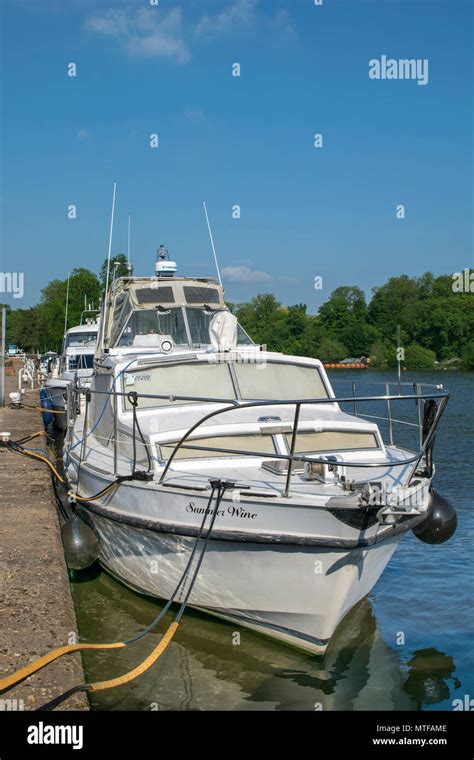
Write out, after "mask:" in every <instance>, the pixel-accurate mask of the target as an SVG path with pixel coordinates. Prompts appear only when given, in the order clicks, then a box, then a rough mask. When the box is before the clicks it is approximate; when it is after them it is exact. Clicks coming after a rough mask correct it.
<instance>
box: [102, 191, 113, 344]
mask: <svg viewBox="0 0 474 760" xmlns="http://www.w3.org/2000/svg"><path fill="white" fill-rule="evenodd" d="M116 190H117V183H116V182H114V192H113V195H112V213H111V214H110V230H109V254H108V257H107V275H106V278H105V301H104V318H103V320H102V328H101V340H100V345H101V348H102V350H103V348H104V334H105V320H106V315H107V293H108V292H109V275H110V259H111V257H112V234H113V231H114V217H115V192H116Z"/></svg>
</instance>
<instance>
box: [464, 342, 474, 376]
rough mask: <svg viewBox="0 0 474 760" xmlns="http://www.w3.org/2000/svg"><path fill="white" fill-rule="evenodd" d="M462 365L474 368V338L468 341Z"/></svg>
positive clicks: (465, 367)
mask: <svg viewBox="0 0 474 760" xmlns="http://www.w3.org/2000/svg"><path fill="white" fill-rule="evenodd" d="M461 366H462V368H463V369H471V370H472V369H474V340H470V341H469V343H467V345H466V347H465V349H464V351H463V356H462V365H461Z"/></svg>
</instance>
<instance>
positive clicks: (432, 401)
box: [67, 381, 449, 497]
mask: <svg viewBox="0 0 474 760" xmlns="http://www.w3.org/2000/svg"><path fill="white" fill-rule="evenodd" d="M363 383H364V384H365V385H366V386H367V385H374V383H372V382H370V381H368V382H366V381H363ZM360 384H361V383H360V382H358V383H352V394H351V395H345V396H331V397H325V398H314V399H285V400H274V399H271V400H255V401H245V402H242V401H241V400H238V399H222V398H214V397H209V396H179V395H176V396H175V395H170V394H146V393H138V394H135V392H133V395H134V396H136V398H137V399H140V398H143V399H156V400H167V401H169V402H170V403H175V402H176V403H177V404H179V402H185V403H186V404H190V403H194V404H200V403H207V404H210V403H211V404H215V405H217V406H218V408H217V409H216V408H214V409H213V410H212V411H210V412H207V413H206V414H204V415H203V416H202V417H200V418H199V419H198V420H197V421H196V422H195V423H194V424H192V425H191V426H190V427H189V428H188V429H187V430H186V432H185V433H184V434H183V435H182V436H181V437H180V439H179V440H178V441H176V442H175V443H174V444H173V443H170V444H167V446H168V447H169V448H172V451H171V453H170V455H169V457H168V459H167V461H166V463H164V467H163V469H162V472H161V474H160V477H159V480H158V484H159V485H166V481H167V478H168V475H169V473H170V471H171V466H172V464H173V462H174V461H175V459H176V457H177V454H178V453H179V452H180V451H181V450H182V449H183V448H185V449H187V450H188V449H193V450H202V451H203V452H204V456H205V452H206V451H210V450H212V453H213V454H215V453H222V454H224V455H232V456H236V457H253V458H256V457H257V458H259V459H268V458H270V457H266V456H265V455H264V454H262V451H254V450H251V449H249V448H242V449H236V448H232V449H231V448H225V447H221V446H216V447H214V446H212V447H210V446H209V445H208V444H207V443H206V445H205V446H199V444H198V445H195V444H193V443H191V442H190V440H192V437H194V438H195V437H196V436H195V433H196V431H199V428H202V427H203V426H204V425H205V423H207V422H208V421H209V420H211V419H215V418H216V417H219V416H221V415H225V414H226V413H229V412H232V413H234V415H235V413H236V412H239V411H241V410H248V409H262V416H261V417H259V418H258V420H259V421H261V422H262V423H263V424H265V425H268V424H269V423H270V422H271V423H272V424H275V425H276V427H277V428H278V426H281V425H284V426H287V427H288V426H289V427H290V428H291V432H290V431H288V436H289V438H288V449H289V451H288V453H282V452H281V451H280V452H279V453H276V452H275V453H272V454H271V459H272V460H276V461H277V462H278V461H281V462H287V463H288V464H287V468H286V472H285V475H286V480H285V487H284V492H283V495H284V496H285V497H290V496H291V495H292V494H291V483H292V477H293V475H294V472H295V465H297V464H298V465H299V467H300V468H301V467H302V466H304V464H305V463H306V462H308V463H312V464H313V465H314V464H320V465H324V466H331V467H332V466H335V467H337V468H338V469H340V470H341V471H343V470H344V469H345V468H356V469H359V468H366V469H367V470H368V471H369V472H370V470H371V469H376V468H380V467H381V466H382V467H383V468H385V469H388V470H390V469H391V468H396V467H400V466H401V465H403V466H404V467H406V466H407V465H411V468H410V470H409V473H408V475H407V477H406V478H405V482H404V486H405V487H410V486H411V485H412V484H413V479H414V476H415V474H416V475H420V474H423V475H424V476H425V477H431V476H432V474H433V468H432V461H431V455H430V454H431V451H432V447H433V445H434V436H435V431H436V428H437V426H438V423H439V421H440V419H441V416H442V414H443V412H444V409H445V407H446V404H447V402H448V399H449V392H448V391H447V390H445V389H444V388H443V386H441V385H428V384H419V383H401V384H400V386H399V391H400V392H397V393H391V392H390V385H391V384H390V383H382V384H381V385H382V386H383V387H384V390H385V393H383V394H382V395H357V386H358V385H360ZM402 391H403V392H402ZM407 391H410V392H407ZM67 392H68V399H67V400H68V419H69V421H70V424H69V445H68V449H69V450H71V449H72V448H73V447H75V446H77V445H78V444H79V443H81V444H82V446H81V453H82V454H83V452H84V450H85V438H86V437H87V436H88V435H89V434H90V433H87V432H86V425H84V432H83V439H82V441H79V442H76V443H74V440H73V437H74V425H75V419H76V416H77V414H78V408H80V406H79V405H78V404H77V400H78V396H80V395H81V394H84V395H85V396H86V403H85V411H84V417H85V419H87V409H88V404H89V401H90V398H91V395H92V394H97V395H102V396H105V397H106V398H105V402H104V408H105V405H106V404H107V403H108V401H109V399H111V401H112V403H111V407H112V412H113V430H112V431H111V436H110V443H111V445H112V446H113V452H114V454H113V456H114V473H115V474H116V473H117V459H118V448H117V446H118V435H117V430H118V407H119V405H118V400H119V399H126V398H129V397H130V395H131V394H130V393H127V392H124V391H118V390H115V389H112V390H111V391H100V390H94V389H90V388H89V389H85V388H82V387H80V386H79V385H77V384H75V385H73V384H71V385H69V386H68V389H67ZM381 402H382V403H384V404H386V406H387V416H381V415H370V414H367V413H365V412H364V413H363V414H361V413H360V405H363V404H365V403H379V404H380V403H381ZM401 402H414V404H415V406H416V411H417V417H418V419H417V422H411V421H408V420H402V419H398V418H395V417H393V415H392V403H401ZM422 402H423V406H424V409H422ZM335 403H336V404H339V405H340V404H348V405H352V408H353V415H351V416H353V417H354V421H355V420H357V421H360V420H364V419H367V420H370V419H377V420H385V421H386V422H387V424H388V435H389V445H390V446H396V444H394V433H393V428H394V425H401V426H409V427H411V428H417V429H418V431H419V441H420V446H419V448H418V450H417V451H415V452H413V451H411V450H408V449H404V452H405V454H406V456H404V458H403V459H397V458H395V457H392V458H389V457H388V456H387V458H386V459H384V460H380V459H372V461H368V460H367V459H366V460H364V461H354V460H353V459H351V457H350V456H346V457H341V455H340V454H338V456H337V459H336V457H334V456H332V452H327V453H325V454H324V455H321V456H317V455H315V454H312V453H311V454H308V453H298V452H297V450H296V443H297V436H298V434H299V433H301V432H303V430H302V422H301V421H300V415H301V410H302V408H304V407H313V406H324V405H334V404H335ZM83 406H84V405H83ZM278 407H286V408H288V407H290V408H293V409H294V413H293V416H292V419H290V420H288V419H285V420H281V419H276V418H275V416H274V415H266V416H265V414H264V412H265V410H268V409H269V408H272V410H274V409H275V408H278ZM188 408H189V407H188ZM147 411H150V410H149V409H148V410H147ZM344 416H345V418H346V420H347V415H344ZM233 422H234V420H233ZM304 422H305V424H306V425H307V420H305V421H304ZM285 432H286V431H285ZM170 435H172V432H171V431H170ZM144 445H145V446H150V445H153V448H154V447H155V442H154V441H153V442H151V441H150V440H149V441H148V443H145V444H144ZM371 451H372V453H373V451H374V450H373V449H372V450H371ZM82 458H83V457H82V456H81V459H82ZM420 464H423V467H424V469H423V472H422V473H420V469H419V468H420ZM348 472H350V469H349V470H348ZM367 480H368V481H369V480H370V479H369V478H368V479H367ZM341 481H342V484H343V485H345V487H347V490H352V488H351V484H350V481H348V482H347V485H346V484H345V481H346V478H345V477H343V478H341ZM299 495H301V494H299Z"/></svg>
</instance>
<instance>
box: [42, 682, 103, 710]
mask: <svg viewBox="0 0 474 760" xmlns="http://www.w3.org/2000/svg"><path fill="white" fill-rule="evenodd" d="M89 689H90V686H89V684H80V685H79V686H72V687H71V688H70V689H68V690H67V691H65V692H63V693H62V694H60V695H59V696H58V697H55V698H54V699H51V700H50V701H49V702H46V704H44V705H42V706H41V707H36V708H35V709H34V710H33V712H40V711H41V712H42V711H43V710H54V708H55V707H57V706H58V705H60V704H61V702H64V701H65V700H66V699H69V697H72V695H73V694H77V693H78V692H80V691H89Z"/></svg>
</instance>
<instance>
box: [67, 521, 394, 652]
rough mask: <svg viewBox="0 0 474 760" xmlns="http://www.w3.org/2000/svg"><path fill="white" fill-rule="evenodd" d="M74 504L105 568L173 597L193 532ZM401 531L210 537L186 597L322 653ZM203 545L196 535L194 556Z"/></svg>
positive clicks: (199, 606) (375, 576) (148, 590)
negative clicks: (344, 544)
mask: <svg viewBox="0 0 474 760" xmlns="http://www.w3.org/2000/svg"><path fill="white" fill-rule="evenodd" d="M79 509H80V513H81V515H82V516H83V518H84V519H85V520H86V521H87V522H88V523H89V524H91V525H92V527H93V528H94V530H95V531H96V533H97V534H98V536H99V538H100V546H101V549H100V555H99V561H100V562H101V564H102V565H103V567H104V568H105V569H106V570H108V571H109V572H110V573H111V574H112V575H114V576H115V577H117V578H118V579H119V580H121V581H122V582H123V583H125V584H126V585H127V586H129V587H131V588H133V589H134V590H136V591H138V592H140V593H144V594H148V595H151V596H155V597H158V598H161V599H166V600H167V599H169V598H170V596H171V595H172V593H173V591H174V589H175V587H176V585H177V584H178V581H179V579H180V577H181V574H182V573H183V571H184V569H185V567H186V564H187V562H188V560H189V557H190V553H191V551H192V548H193V546H194V543H195V540H196V539H195V538H193V537H190V536H185V535H179V534H178V533H173V534H172V533H163V532H161V531H159V530H151V529H146V528H139V527H136V526H133V525H129V524H126V523H124V522H120V521H117V520H115V519H113V517H106V516H104V515H103V514H97V513H94V512H93V511H91V510H90V509H88V508H87V507H79ZM399 539H400V534H398V535H394V536H393V537H391V538H387V539H385V540H384V541H382V542H380V543H377V544H373V545H372V546H362V547H356V548H354V549H350V550H347V549H338V548H335V547H321V546H301V545H298V546H291V545H278V544H262V543H261V542H258V543H252V542H251V541H245V542H242V541H227V540H213V539H212V538H211V540H210V541H209V542H208V546H207V550H206V554H205V557H204V560H203V563H202V566H201V568H200V571H199V573H198V576H197V579H196V582H195V584H194V587H193V590H192V592H191V596H190V599H189V604H190V606H191V607H194V608H197V609H200V610H203V611H205V612H206V613H209V614H211V615H215V616H218V617H220V618H223V619H225V620H228V621H229V622H231V623H234V624H236V625H239V626H243V627H245V628H250V629H253V630H255V631H258V632H260V633H263V634H265V635H267V636H270V637H272V638H275V639H279V640H282V641H284V642H286V643H287V644H292V645H294V646H297V647H298V648H300V649H303V650H305V651H307V652H312V653H316V654H324V652H325V651H326V649H327V647H328V644H329V642H330V639H331V637H332V635H333V633H334V631H335V630H336V628H337V626H338V624H339V623H340V621H341V620H342V618H343V617H344V615H345V614H346V613H347V612H348V611H349V610H350V609H351V608H352V607H353V606H354V605H355V604H356V603H357V602H358V601H359V600H360V599H362V598H363V597H364V596H366V595H367V594H368V593H369V592H370V590H371V589H372V588H373V586H374V585H375V583H376V582H377V580H378V578H379V577H380V575H381V574H382V572H383V570H384V569H385V567H386V565H387V563H388V562H389V560H390V558H391V556H392V554H393V552H394V551H395V549H396V546H397V544H398V541H399ZM202 547H203V541H202V540H201V541H200V542H199V544H198V552H197V556H199V550H200V549H202ZM181 598H182V596H178V598H177V601H178V602H179V601H180V599H181Z"/></svg>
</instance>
